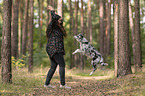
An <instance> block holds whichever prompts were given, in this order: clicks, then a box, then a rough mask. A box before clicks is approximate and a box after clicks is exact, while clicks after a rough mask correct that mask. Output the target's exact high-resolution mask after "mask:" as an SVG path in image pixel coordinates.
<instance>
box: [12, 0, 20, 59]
mask: <svg viewBox="0 0 145 96" xmlns="http://www.w3.org/2000/svg"><path fill="white" fill-rule="evenodd" d="M18 17H19V0H15V1H14V3H13V16H12V19H13V20H12V21H13V22H12V27H13V28H12V29H13V30H12V33H11V44H12V46H11V48H12V49H11V50H12V51H11V52H12V53H11V55H12V56H14V57H15V58H16V59H17V58H18Z"/></svg>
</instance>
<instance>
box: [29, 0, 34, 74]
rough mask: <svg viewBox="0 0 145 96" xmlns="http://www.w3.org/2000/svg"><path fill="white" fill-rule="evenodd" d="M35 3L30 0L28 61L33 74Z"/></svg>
mask: <svg viewBox="0 0 145 96" xmlns="http://www.w3.org/2000/svg"><path fill="white" fill-rule="evenodd" d="M33 4H34V1H33V0H30V7H31V8H30V19H29V20H30V22H29V24H30V26H29V41H28V42H29V59H28V72H30V73H31V72H33V18H34V11H33V10H34V5H33Z"/></svg>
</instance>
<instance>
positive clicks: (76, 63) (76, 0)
mask: <svg viewBox="0 0 145 96" xmlns="http://www.w3.org/2000/svg"><path fill="white" fill-rule="evenodd" d="M78 4H79V1H78V0H75V31H74V34H75V35H77V34H78V8H79V5H78ZM74 43H75V45H76V47H78V43H77V41H76V40H75V41H74ZM78 58H79V54H75V55H74V61H75V64H74V66H76V67H77V68H78V67H79V59H78Z"/></svg>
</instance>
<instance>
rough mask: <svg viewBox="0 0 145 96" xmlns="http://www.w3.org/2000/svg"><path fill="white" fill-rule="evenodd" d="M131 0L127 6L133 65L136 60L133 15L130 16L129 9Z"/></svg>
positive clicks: (130, 11)
mask: <svg viewBox="0 0 145 96" xmlns="http://www.w3.org/2000/svg"><path fill="white" fill-rule="evenodd" d="M130 2H131V1H130V0H129V2H128V6H129V21H130V23H129V24H130V29H131V35H132V50H133V62H134V65H135V62H136V56H135V55H136V52H135V33H134V24H133V17H132V9H131V3H130Z"/></svg>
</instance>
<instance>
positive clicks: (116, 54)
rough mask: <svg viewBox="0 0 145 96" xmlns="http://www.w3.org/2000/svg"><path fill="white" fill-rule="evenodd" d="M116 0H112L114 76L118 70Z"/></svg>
mask: <svg viewBox="0 0 145 96" xmlns="http://www.w3.org/2000/svg"><path fill="white" fill-rule="evenodd" d="M118 8H119V7H118V0H114V68H115V77H117V72H118V61H119V57H118V51H119V48H118V42H119V41H118V12H119V10H118Z"/></svg>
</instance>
